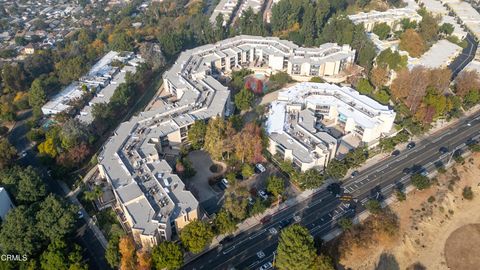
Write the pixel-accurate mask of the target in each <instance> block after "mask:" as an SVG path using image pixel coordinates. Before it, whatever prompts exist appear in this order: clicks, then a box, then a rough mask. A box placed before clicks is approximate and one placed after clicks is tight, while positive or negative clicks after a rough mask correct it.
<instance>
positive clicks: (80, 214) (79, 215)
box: [77, 210, 83, 219]
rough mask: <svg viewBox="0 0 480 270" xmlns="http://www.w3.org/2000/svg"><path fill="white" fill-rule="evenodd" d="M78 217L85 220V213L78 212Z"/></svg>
mask: <svg viewBox="0 0 480 270" xmlns="http://www.w3.org/2000/svg"><path fill="white" fill-rule="evenodd" d="M77 216H78V219H82V218H83V213H82V211H81V210H80V211H78V212H77Z"/></svg>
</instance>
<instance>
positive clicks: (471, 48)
mask: <svg viewBox="0 0 480 270" xmlns="http://www.w3.org/2000/svg"><path fill="white" fill-rule="evenodd" d="M466 41H467V47H466V48H464V49H463V50H462V53H461V54H460V55H459V56H457V58H455V60H454V61H453V62H452V63H451V64H450V65H449V66H448V67H449V68H450V70H451V71H452V79H454V78H455V77H456V76H457V75H458V73H460V71H462V69H463V68H464V67H466V66H467V65H468V63H470V61H472V60H473V58H474V57H475V52H476V51H477V45H478V43H477V42H476V41H475V39H474V38H473V36H472V35H470V33H469V34H467V37H466Z"/></svg>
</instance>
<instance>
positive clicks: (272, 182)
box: [267, 176, 285, 198]
mask: <svg viewBox="0 0 480 270" xmlns="http://www.w3.org/2000/svg"><path fill="white" fill-rule="evenodd" d="M267 191H268V192H270V193H272V194H273V196H275V198H276V197H278V196H279V195H283V193H284V192H285V181H283V179H282V178H280V177H276V176H270V177H268V179H267Z"/></svg>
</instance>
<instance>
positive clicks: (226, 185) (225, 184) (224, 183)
mask: <svg viewBox="0 0 480 270" xmlns="http://www.w3.org/2000/svg"><path fill="white" fill-rule="evenodd" d="M222 184H223V185H224V186H225V188H228V180H227V178H223V179H222Z"/></svg>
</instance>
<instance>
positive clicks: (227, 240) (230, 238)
mask: <svg viewBox="0 0 480 270" xmlns="http://www.w3.org/2000/svg"><path fill="white" fill-rule="evenodd" d="M232 240H233V236H231V235H229V236H227V237H225V238H223V239H222V240H221V241H220V244H222V245H223V244H226V243H228V242H232Z"/></svg>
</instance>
